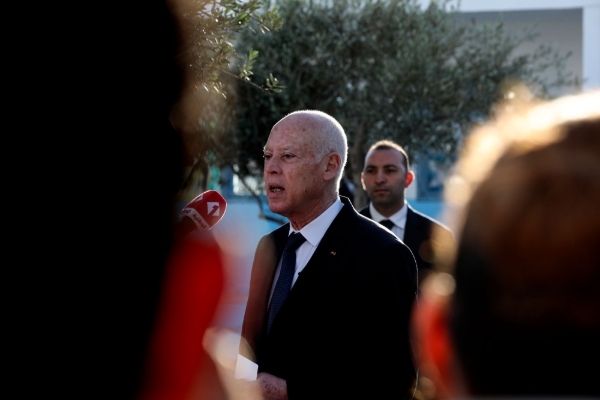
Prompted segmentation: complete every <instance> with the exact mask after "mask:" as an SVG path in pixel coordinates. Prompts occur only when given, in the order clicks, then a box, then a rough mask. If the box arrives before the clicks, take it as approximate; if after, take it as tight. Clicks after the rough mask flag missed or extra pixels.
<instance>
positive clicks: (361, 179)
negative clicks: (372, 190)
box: [360, 172, 367, 191]
mask: <svg viewBox="0 0 600 400" xmlns="http://www.w3.org/2000/svg"><path fill="white" fill-rule="evenodd" d="M360 183H362V188H363V190H364V191H367V187H366V186H365V173H364V172H361V173H360Z"/></svg>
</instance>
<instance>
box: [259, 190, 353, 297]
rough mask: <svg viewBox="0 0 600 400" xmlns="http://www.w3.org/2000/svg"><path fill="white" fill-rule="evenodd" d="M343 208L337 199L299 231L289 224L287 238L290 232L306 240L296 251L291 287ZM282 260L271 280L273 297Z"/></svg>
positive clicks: (342, 204)
mask: <svg viewBox="0 0 600 400" xmlns="http://www.w3.org/2000/svg"><path fill="white" fill-rule="evenodd" d="M343 206H344V203H342V201H341V200H340V199H339V198H338V199H337V200H336V201H335V202H334V203H333V204H332V205H330V206H329V208H328V209H327V210H325V211H324V212H323V213H322V214H321V215H319V216H318V217H317V218H316V219H314V220H313V221H311V222H310V223H309V224H308V225H306V226H305V227H304V228H302V229H300V230H299V231H295V230H294V228H292V224H290V231H289V232H288V236H289V235H291V234H292V232H300V233H301V234H302V236H304V238H305V239H306V241H305V242H304V243H302V244H301V245H300V247H298V250H296V273H294V278H293V279H292V286H294V283H296V280H297V279H298V274H300V272H302V270H303V269H304V267H306V264H308V261H309V260H310V258H311V257H312V255H313V254H314V252H315V250H316V249H317V246H318V245H319V243H320V242H321V239H323V236H325V232H327V229H329V225H331V223H332V222H333V220H334V219H335V217H337V215H338V213H339V212H340V210H341V209H342V207H343ZM282 259H283V257H281V258H280V259H279V262H278V263H277V271H276V272H275V279H273V286H272V287H271V295H273V290H275V284H276V283H277V278H279V271H280V270H281V262H282ZM270 302H271V296H269V303H270Z"/></svg>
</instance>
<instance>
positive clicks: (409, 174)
mask: <svg viewBox="0 0 600 400" xmlns="http://www.w3.org/2000/svg"><path fill="white" fill-rule="evenodd" d="M414 179H415V173H414V172H412V171H408V172H407V173H406V178H405V181H404V187H409V186H410V184H411V183H412V182H413V180H414Z"/></svg>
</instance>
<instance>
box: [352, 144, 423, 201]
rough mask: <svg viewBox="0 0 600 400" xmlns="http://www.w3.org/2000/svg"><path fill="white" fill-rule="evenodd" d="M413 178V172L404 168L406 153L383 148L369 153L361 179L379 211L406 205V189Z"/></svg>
mask: <svg viewBox="0 0 600 400" xmlns="http://www.w3.org/2000/svg"><path fill="white" fill-rule="evenodd" d="M412 180H413V174H412V172H407V171H406V169H405V168H404V155H403V154H402V153H400V152H399V151H397V150H394V149H382V150H373V151H371V152H370V153H368V154H367V157H366V159H365V168H364V170H363V172H362V174H361V181H362V185H363V189H364V190H365V191H366V192H367V194H368V195H369V198H370V199H371V202H372V203H373V206H374V207H375V208H376V209H377V210H378V211H379V210H380V209H385V210H395V211H394V212H396V211H398V210H400V208H402V206H403V205H404V191H405V189H406V188H407V187H408V186H409V185H410V183H411V182H412Z"/></svg>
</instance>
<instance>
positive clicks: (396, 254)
mask: <svg viewBox="0 0 600 400" xmlns="http://www.w3.org/2000/svg"><path fill="white" fill-rule="evenodd" d="M347 149H348V147H347V141H346V134H345V132H344V130H343V128H342V127H341V126H340V124H339V123H338V122H337V121H336V120H335V119H334V118H333V117H331V116H329V115H327V114H325V113H322V112H319V111H311V110H303V111H297V112H293V113H291V114H288V115H287V116H285V117H284V118H282V119H281V120H280V121H279V122H277V123H276V124H275V125H274V127H273V128H272V130H271V133H270V135H269V138H268V140H267V143H266V145H265V147H264V158H265V165H264V180H265V187H266V189H267V199H268V202H269V208H270V209H271V211H273V212H275V213H278V214H280V215H283V216H285V217H287V218H288V219H289V221H290V222H289V223H286V224H284V225H282V226H281V227H280V228H278V229H276V230H275V231H273V232H271V233H270V234H268V235H265V236H263V237H262V239H261V240H260V242H259V244H258V246H257V250H256V253H255V258H254V263H253V265H252V274H251V280H250V292H249V296H248V303H247V307H246V312H245V315H244V322H243V328H242V342H241V344H240V357H239V359H238V369H239V370H241V369H242V368H239V367H240V366H243V365H248V366H252V365H254V367H255V368H257V372H258V375H257V376H256V375H255V376H256V382H255V383H256V385H258V386H259V388H260V390H261V393H262V396H264V398H266V399H288V398H289V399H292V400H295V399H335V398H339V399H350V398H361V399H368V398H372V399H388V398H411V397H412V393H413V390H411V389H412V388H413V385H414V380H415V378H416V373H415V368H414V359H413V353H412V348H411V343H410V340H409V318H410V311H411V309H412V305H413V303H414V301H415V299H416V292H417V276H416V272H417V271H416V263H415V261H414V258H413V256H412V254H411V252H410V249H409V248H408V247H407V246H406V245H405V244H404V243H402V242H401V241H400V240H399V239H398V238H397V237H396V236H394V235H393V234H392V233H391V232H390V231H389V230H387V229H384V228H383V227H382V226H381V225H379V224H377V223H375V222H374V221H372V220H370V219H368V218H365V217H363V216H362V215H360V214H358V212H356V210H355V209H354V207H353V206H352V204H351V203H350V201H349V200H348V199H347V198H346V197H341V196H339V194H338V190H339V183H340V179H341V176H342V171H343V170H344V165H345V163H346V157H347ZM296 238H298V239H299V240H298V241H297V242H295V239H296ZM286 242H287V243H288V244H293V243H296V245H297V247H296V248H292V249H291V250H288V245H286ZM284 247H285V250H284ZM390 259H393V260H397V262H395V263H390V262H389V260H390ZM296 263H297V264H296ZM295 264H296V265H295ZM288 272H289V274H288ZM284 279H287V282H286V284H285V286H284V287H283V289H284V292H280V289H282V285H281V284H282V282H284ZM290 287H291V290H290ZM287 291H289V295H287V293H286V292H287ZM271 294H272V295H271ZM286 295H287V297H286ZM279 307H280V308H279ZM252 362H255V363H256V364H257V365H256V364H252ZM239 370H238V371H236V376H242V373H241V372H240V371H239ZM248 378H249V379H248V380H252V379H253V377H252V376H249V377H248Z"/></svg>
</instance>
